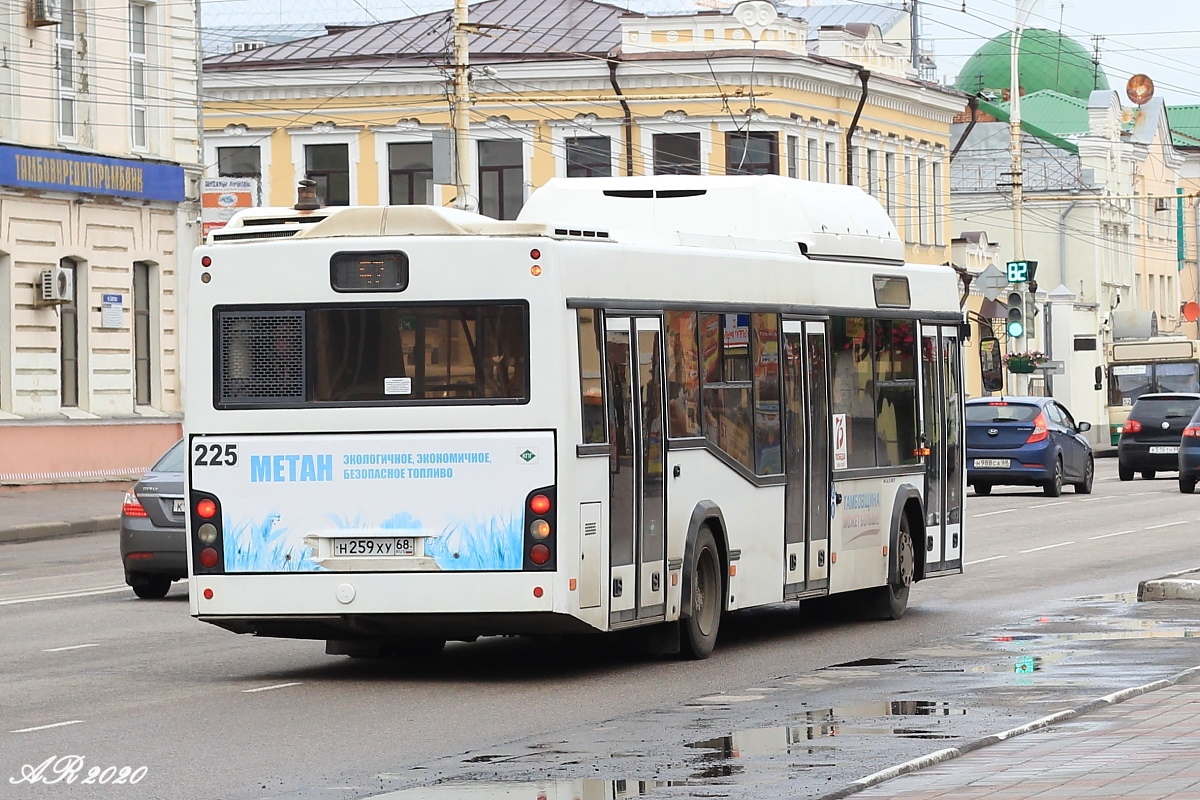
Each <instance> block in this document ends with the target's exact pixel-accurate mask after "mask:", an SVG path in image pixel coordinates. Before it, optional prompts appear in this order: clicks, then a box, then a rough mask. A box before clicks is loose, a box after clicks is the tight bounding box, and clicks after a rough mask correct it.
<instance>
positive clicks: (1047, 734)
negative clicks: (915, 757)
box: [822, 667, 1200, 800]
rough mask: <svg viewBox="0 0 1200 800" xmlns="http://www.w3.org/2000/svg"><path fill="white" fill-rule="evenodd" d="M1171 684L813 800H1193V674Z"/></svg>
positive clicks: (1196, 677)
mask: <svg viewBox="0 0 1200 800" xmlns="http://www.w3.org/2000/svg"><path fill="white" fill-rule="evenodd" d="M1173 680H1175V681H1177V682H1175V683H1173V685H1165V686H1159V685H1158V684H1150V685H1149V686H1147V687H1139V689H1142V690H1148V691H1145V692H1144V693H1142V694H1138V695H1136V696H1133V697H1130V698H1128V699H1125V700H1123V701H1121V702H1116V703H1115V704H1113V705H1108V706H1107V707H1104V708H1100V709H1098V710H1095V711H1091V712H1088V713H1086V714H1084V715H1080V716H1075V717H1073V718H1070V719H1064V720H1062V721H1061V722H1055V723H1053V724H1050V725H1048V726H1046V727H1043V728H1041V729H1039V730H1035V731H1032V732H1029V733H1024V734H1022V735H1020V736H1017V737H1015V738H1010V739H1007V740H1005V741H1001V742H999V743H996V744H991V745H989V746H987V747H981V748H979V749H977V750H975V751H973V752H970V753H967V754H966V755H963V756H961V757H958V758H953V757H952V758H951V759H950V760H946V761H943V762H942V763H938V764H936V765H934V766H929V767H926V768H923V769H921V770H920V771H918V772H912V773H910V774H905V775H902V776H900V777H896V778H894V779H890V780H889V779H885V780H881V781H880V782H878V783H876V784H874V785H873V786H870V787H869V788H868V787H859V786H855V785H852V786H849V787H846V788H845V789H843V790H841V791H838V792H834V793H831V794H828V795H825V796H824V798H822V800H826V799H828V800H834V798H840V797H851V796H853V797H855V798H879V797H887V798H892V800H950V799H951V798H953V800H981V798H988V800H1018V798H1019V799H1020V800H1025V799H1026V798H1034V797H1036V798H1047V799H1048V798H1054V799H1055V800H1084V798H1087V799H1088V800H1098V799H1099V798H1123V797H1137V798H1139V800H1158V799H1159V798H1161V799H1162V800H1166V798H1171V800H1197V798H1200V667H1197V668H1194V669H1191V670H1188V671H1187V672H1185V673H1181V674H1180V675H1178V676H1176V677H1175V679H1173ZM1158 683H1159V684H1162V683H1167V682H1162V681H1160V682H1158ZM1151 687H1156V688H1151ZM1056 716H1061V715H1056ZM943 752H948V751H943ZM879 775H880V777H882V776H883V775H884V773H880V774H879ZM865 780H869V779H865Z"/></svg>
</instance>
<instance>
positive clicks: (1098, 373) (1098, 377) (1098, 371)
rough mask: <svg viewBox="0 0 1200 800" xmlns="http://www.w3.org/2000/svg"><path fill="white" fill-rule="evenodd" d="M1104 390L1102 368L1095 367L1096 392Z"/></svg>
mask: <svg viewBox="0 0 1200 800" xmlns="http://www.w3.org/2000/svg"><path fill="white" fill-rule="evenodd" d="M1103 390H1104V367H1096V391H1097V392H1100V391H1103Z"/></svg>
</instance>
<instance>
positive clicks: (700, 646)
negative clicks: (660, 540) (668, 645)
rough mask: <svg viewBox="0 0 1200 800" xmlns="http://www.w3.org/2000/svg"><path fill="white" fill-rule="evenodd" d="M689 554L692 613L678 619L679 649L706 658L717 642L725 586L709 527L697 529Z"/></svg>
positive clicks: (695, 657)
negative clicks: (690, 562)
mask: <svg viewBox="0 0 1200 800" xmlns="http://www.w3.org/2000/svg"><path fill="white" fill-rule="evenodd" d="M693 553H694V554H693V556H692V559H693V561H692V582H693V585H692V587H691V590H692V592H691V595H692V613H691V614H690V615H688V616H687V617H686V618H684V619H682V620H680V622H679V627H680V634H681V635H680V637H679V639H680V641H679V651H680V653H681V654H682V655H683V656H684V657H685V658H689V659H693V660H699V659H704V658H708V657H709V655H710V654H711V653H712V651H713V647H715V646H716V644H717V631H718V630H719V629H720V627H721V611H722V609H723V608H724V606H725V586H724V581H723V580H722V576H721V553H720V551H719V550H717V541H716V539H714V538H713V535H712V531H711V530H709V528H708V526H707V525H705V526H704V527H702V528H700V530H699V532H698V533H697V536H696V546H695V550H694V551H693Z"/></svg>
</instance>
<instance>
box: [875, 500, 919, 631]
mask: <svg viewBox="0 0 1200 800" xmlns="http://www.w3.org/2000/svg"><path fill="white" fill-rule="evenodd" d="M916 565H917V560H916V555H915V553H914V551H913V540H912V533H911V531H910V526H909V522H908V515H907V514H901V515H900V532H899V534H898V535H897V536H896V574H895V576H894V577H892V578H890V579H889V582H888V585H887V586H881V587H879V588H878V589H872V590H871V594H870V596H869V597H870V599H869V600H868V601H867V603H866V611H867V614H868V615H869V616H870V617H872V618H873V619H900V618H901V617H903V616H904V612H905V611H907V610H908V595H909V592H910V591H911V590H912V584H913V577H914V575H915V574H916Z"/></svg>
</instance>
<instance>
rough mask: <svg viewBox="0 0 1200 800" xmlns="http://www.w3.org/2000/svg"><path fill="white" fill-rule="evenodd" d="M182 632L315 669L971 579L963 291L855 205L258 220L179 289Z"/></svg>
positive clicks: (346, 214) (669, 633) (705, 630)
mask: <svg viewBox="0 0 1200 800" xmlns="http://www.w3.org/2000/svg"><path fill="white" fill-rule="evenodd" d="M189 309H190V323H189V326H188V340H187V346H188V348H189V357H188V367H187V370H188V371H187V381H186V384H185V385H186V402H187V406H186V407H187V413H186V422H185V429H186V437H187V442H188V450H189V454H190V455H189V458H188V468H187V484H188V496H189V511H188V547H189V562H190V569H191V575H192V580H191V581H190V582H189V587H190V588H189V593H190V604H191V613H192V614H193V615H194V616H196V617H198V618H199V619H200V620H203V621H205V622H209V623H212V624H214V625H218V626H220V627H222V628H226V629H228V630H230V631H234V632H238V633H250V634H256V635H259V636H268V637H295V638H309V639H316V640H324V641H325V642H326V651H327V652H329V653H332V654H347V655H366V656H369V655H379V654H388V653H396V654H405V653H411V654H416V653H430V652H436V651H439V650H440V649H441V648H442V646H443V645H444V644H445V642H446V641H447V640H463V641H470V640H473V639H475V638H477V637H480V636H488V635H495V634H530V635H536V634H549V633H555V634H561V633H571V632H579V633H588V632H608V631H617V630H621V629H626V628H634V627H641V626H657V627H656V628H655V630H654V632H655V633H660V634H661V635H662V640H661V641H662V643H663V647H664V648H665V649H667V650H668V651H669V652H681V653H683V654H685V655H687V656H690V657H696V658H702V657H704V656H706V655H708V653H709V652H710V651H711V650H712V648H713V645H714V643H715V641H716V637H717V633H718V630H719V627H720V624H721V620H722V617H723V615H725V614H726V613H728V612H731V611H735V610H737V609H746V608H752V607H756V606H763V605H767V604H772V603H780V602H782V601H788V600H798V599H805V598H812V597H821V596H826V595H843V594H850V593H854V594H855V596H856V599H857V600H859V601H861V603H862V607H863V608H864V609H866V610H868V611H869V612H870V613H871V614H872V615H874V616H877V617H881V618H898V617H900V616H901V615H902V614H903V613H904V612H905V609H906V607H907V604H908V602H909V599H910V591H911V588H912V585H913V584H914V583H916V582H919V581H921V580H923V579H927V578H931V577H934V576H939V575H949V574H955V573H959V572H961V571H962V563H963V562H962V558H963V519H962V516H963V515H962V502H963V494H964V492H963V489H964V476H963V475H964V470H963V439H962V431H963V425H962V418H963V406H962V400H963V397H962V364H961V347H960V341H959V336H960V330H961V322H962V315H961V312H960V310H959V304H958V283H957V278H956V276H955V274H954V272H953V271H952V270H951V269H949V268H948V267H943V266H924V265H915V264H907V263H905V261H904V247H903V244H902V243H901V241H900V240H899V238H898V236H897V234H896V231H895V228H894V226H893V225H892V223H891V221H890V220H889V219H888V216H887V214H886V213H885V212H884V211H883V209H882V208H880V206H879V205H878V203H876V202H875V201H874V200H873V199H871V198H870V197H869V196H867V195H866V194H864V193H863V192H861V191H860V190H858V189H856V188H853V187H843V186H832V185H827V184H818V183H808V182H803V181H797V180H792V179H788V178H782V177H774V176H761V177H754V176H737V177H692V176H687V177H682V176H671V177H646V178H613V179H608V178H588V179H554V180H552V181H550V182H549V183H548V184H547V185H546V186H545V187H544V188H542V189H540V190H538V191H537V192H535V193H534V194H533V195H532V197H531V198H530V200H529V202H528V203H527V205H526V207H525V209H524V210H523V211H522V213H521V216H520V218H519V219H518V220H517V221H513V222H501V221H496V220H492V219H488V218H486V217H482V216H477V215H474V214H470V213H467V212H462V211H457V210H451V209H443V208H435V207H429V206H415V207H378V208H376V207H345V208H324V209H317V210H303V211H297V210H294V209H254V210H247V211H243V212H241V213H240V215H239V216H236V217H234V218H233V220H232V221H231V222H230V223H229V224H228V225H227V227H225V228H223V229H221V230H220V231H216V232H214V233H212V234H211V235H210V237H209V241H208V243H207V245H206V246H204V247H201V248H199V249H198V250H197V252H196V262H195V269H194V273H193V275H192V280H191V282H190V305H189Z"/></svg>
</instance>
